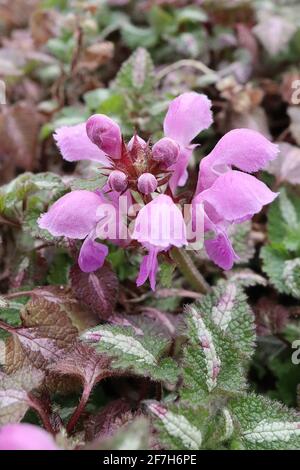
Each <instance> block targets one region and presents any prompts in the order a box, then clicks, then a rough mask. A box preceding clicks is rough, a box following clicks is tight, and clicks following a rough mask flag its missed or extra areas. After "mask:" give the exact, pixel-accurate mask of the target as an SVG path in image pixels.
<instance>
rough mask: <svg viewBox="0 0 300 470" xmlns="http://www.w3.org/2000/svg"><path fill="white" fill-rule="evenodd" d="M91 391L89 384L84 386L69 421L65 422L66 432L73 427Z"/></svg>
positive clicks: (70, 430)
mask: <svg viewBox="0 0 300 470" xmlns="http://www.w3.org/2000/svg"><path fill="white" fill-rule="evenodd" d="M90 393H91V388H90V387H89V386H85V387H84V389H83V392H82V395H81V398H80V402H79V403H78V406H77V408H76V410H75V411H74V413H73V414H72V416H71V418H70V421H69V422H68V424H67V432H68V433H69V434H70V433H71V432H72V431H73V429H74V428H75V426H76V424H77V422H78V420H79V418H80V416H81V414H82V412H83V411H84V408H85V407H86V404H87V402H88V399H89V397H90Z"/></svg>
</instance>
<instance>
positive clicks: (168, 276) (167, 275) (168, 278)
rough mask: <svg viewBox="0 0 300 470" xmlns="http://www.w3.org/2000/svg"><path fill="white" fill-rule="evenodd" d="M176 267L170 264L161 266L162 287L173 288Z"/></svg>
mask: <svg viewBox="0 0 300 470" xmlns="http://www.w3.org/2000/svg"><path fill="white" fill-rule="evenodd" d="M174 270H175V265H174V264H170V263H162V264H161V265H160V272H159V277H160V285H161V286H162V287H166V288H170V287H171V286H172V279H173V273H174Z"/></svg>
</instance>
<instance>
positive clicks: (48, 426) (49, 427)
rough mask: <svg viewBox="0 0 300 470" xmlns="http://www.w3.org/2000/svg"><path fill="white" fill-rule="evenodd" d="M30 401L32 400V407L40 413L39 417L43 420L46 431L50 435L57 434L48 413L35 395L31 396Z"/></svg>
mask: <svg viewBox="0 0 300 470" xmlns="http://www.w3.org/2000/svg"><path fill="white" fill-rule="evenodd" d="M29 399H30V405H31V407H32V408H33V409H34V410H35V411H36V412H37V413H38V415H39V417H40V418H41V421H42V423H43V426H44V428H45V429H46V431H48V432H49V433H50V434H53V435H54V434H55V431H54V429H53V427H52V424H51V422H50V419H49V416H48V413H47V411H46V410H45V409H44V407H43V406H42V404H41V403H40V401H39V400H38V399H37V398H36V397H34V396H33V395H31V394H29Z"/></svg>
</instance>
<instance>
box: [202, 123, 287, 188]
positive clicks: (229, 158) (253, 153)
mask: <svg viewBox="0 0 300 470" xmlns="http://www.w3.org/2000/svg"><path fill="white" fill-rule="evenodd" d="M278 153H279V148H278V146H277V145H275V144H273V143H272V142H270V141H269V140H268V139H266V138H265V137H264V136H263V135H262V134H260V133H259V132H257V131H254V130H251V129H234V130H232V131H230V132H228V133H227V134H225V135H224V137H222V139H220V140H219V142H218V143H217V145H216V146H215V148H214V149H213V151H212V152H211V153H210V154H209V155H208V156H207V157H205V158H203V160H202V161H201V164H200V173H199V180H198V185H197V191H196V193H197V194H198V193H199V192H200V191H202V190H203V189H207V188H209V187H210V186H211V184H212V183H213V182H214V181H215V180H216V179H217V177H218V176H219V175H220V174H222V173H224V172H226V171H227V170H228V169H231V167H232V166H235V167H237V168H239V169H240V170H242V171H246V172H247V173H254V172H256V171H258V170H261V169H262V168H264V167H265V166H266V165H267V163H268V162H269V161H271V160H274V159H275V158H276V157H277V155H278Z"/></svg>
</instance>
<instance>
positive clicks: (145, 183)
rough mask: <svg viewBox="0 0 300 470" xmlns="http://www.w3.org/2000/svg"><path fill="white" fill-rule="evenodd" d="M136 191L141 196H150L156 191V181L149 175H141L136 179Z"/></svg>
mask: <svg viewBox="0 0 300 470" xmlns="http://www.w3.org/2000/svg"><path fill="white" fill-rule="evenodd" d="M137 184H138V190H139V191H140V192H141V193H142V194H150V193H153V192H154V191H156V189H157V180H156V178H155V176H153V175H152V174H151V173H143V174H142V175H141V176H140V177H139V179H138V183H137Z"/></svg>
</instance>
